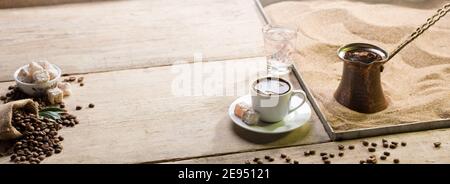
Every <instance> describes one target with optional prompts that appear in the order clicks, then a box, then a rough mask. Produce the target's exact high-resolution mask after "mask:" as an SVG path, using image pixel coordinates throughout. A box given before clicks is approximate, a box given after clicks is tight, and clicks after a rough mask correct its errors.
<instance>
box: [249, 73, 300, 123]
mask: <svg viewBox="0 0 450 184" xmlns="http://www.w3.org/2000/svg"><path fill="white" fill-rule="evenodd" d="M251 96H252V106H253V109H254V110H255V111H256V112H258V113H259V115H260V120H261V121H264V122H267V123H275V122H279V121H281V120H283V119H284V117H285V116H286V115H288V114H289V113H291V112H293V111H295V110H297V109H298V108H300V107H301V106H302V105H303V104H304V103H305V102H306V94H305V92H303V91H302V90H294V89H293V86H292V84H291V83H290V82H289V81H287V80H285V79H282V78H279V77H263V78H259V79H257V80H256V81H254V82H253V83H252V85H251ZM294 97H297V98H301V99H302V101H301V103H300V104H298V105H297V106H295V107H293V108H291V107H290V106H291V101H292V99H293V98H294Z"/></svg>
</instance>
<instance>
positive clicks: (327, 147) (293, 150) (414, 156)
mask: <svg viewBox="0 0 450 184" xmlns="http://www.w3.org/2000/svg"><path fill="white" fill-rule="evenodd" d="M449 137H450V129H440V130H430V131H424V132H413V133H405V134H397V135H389V136H382V137H373V138H368V139H359V140H349V141H344V142H329V143H323V144H314V145H307V146H297V147H290V148H281V149H271V150H264V151H257V152H248V153H241V154H231V155H225V156H216V157H206V158H199V159H191V160H183V161H178V162H170V163H180V164H194V163H195V164H199V163H203V164H204V163H208V164H213V163H228V164H241V163H244V162H245V160H250V161H251V160H252V159H253V158H255V157H259V158H261V159H262V160H264V159H263V158H264V156H265V155H269V156H272V157H274V158H275V161H274V162H273V163H274V164H285V163H286V161H285V160H284V159H281V158H280V155H281V154H282V153H283V154H286V155H288V156H289V157H290V158H291V159H292V161H293V160H297V161H299V162H300V163H301V164H316V163H319V164H322V163H323V161H322V159H321V157H320V156H319V153H320V152H327V153H334V154H335V158H331V159H330V160H331V162H332V163H339V164H343V163H345V164H358V163H359V161H360V160H365V159H367V158H368V157H369V156H370V155H376V156H377V158H378V163H379V164H391V163H393V159H395V158H398V159H400V163H408V164H413V163H414V164H431V163H438V164H440V163H447V164H449V163H450V142H449ZM382 138H386V139H388V140H389V141H397V142H399V143H400V142H401V141H405V142H406V143H407V146H406V147H402V146H400V145H399V146H398V147H397V148H396V149H385V148H383V147H382V146H381V139H382ZM362 140H368V141H369V142H376V143H377V144H378V146H377V148H376V149H377V151H376V152H374V153H370V152H369V151H368V150H367V147H364V146H363V145H362V144H361V141H362ZM438 141H439V142H442V146H441V148H434V145H433V143H434V142H438ZM339 144H342V145H345V146H346V149H345V151H343V152H344V156H343V157H339V156H338V153H339V151H338V145H339ZM348 145H355V149H354V150H349V149H348V147H347V146H348ZM308 150H315V151H316V155H315V156H309V157H305V156H304V155H303V153H304V151H308ZM384 151H388V152H390V153H391V156H389V157H388V159H387V160H385V161H383V160H380V158H379V156H381V155H382V154H383V152H384ZM265 163H269V162H267V161H265Z"/></svg>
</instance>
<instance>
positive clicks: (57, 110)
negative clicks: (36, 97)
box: [40, 107, 64, 112]
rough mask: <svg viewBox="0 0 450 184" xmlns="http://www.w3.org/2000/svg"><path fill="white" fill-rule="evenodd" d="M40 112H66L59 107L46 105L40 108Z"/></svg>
mask: <svg viewBox="0 0 450 184" xmlns="http://www.w3.org/2000/svg"><path fill="white" fill-rule="evenodd" d="M40 112H64V110H63V109H61V108H58V107H46V108H44V109H42V110H40Z"/></svg>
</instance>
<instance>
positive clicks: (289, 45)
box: [263, 25, 297, 75]
mask: <svg viewBox="0 0 450 184" xmlns="http://www.w3.org/2000/svg"><path fill="white" fill-rule="evenodd" d="M263 35H264V49H265V55H266V58H267V74H269V75H284V74H287V73H289V72H290V71H291V66H292V63H293V61H292V55H293V54H294V53H295V52H296V50H295V42H296V40H297V32H296V30H293V29H290V28H286V27H281V26H274V25H266V26H264V28H263Z"/></svg>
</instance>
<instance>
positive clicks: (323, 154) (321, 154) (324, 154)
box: [320, 152, 328, 156]
mask: <svg viewBox="0 0 450 184" xmlns="http://www.w3.org/2000/svg"><path fill="white" fill-rule="evenodd" d="M326 155H328V153H324V152H322V153H320V156H326Z"/></svg>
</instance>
